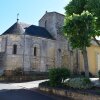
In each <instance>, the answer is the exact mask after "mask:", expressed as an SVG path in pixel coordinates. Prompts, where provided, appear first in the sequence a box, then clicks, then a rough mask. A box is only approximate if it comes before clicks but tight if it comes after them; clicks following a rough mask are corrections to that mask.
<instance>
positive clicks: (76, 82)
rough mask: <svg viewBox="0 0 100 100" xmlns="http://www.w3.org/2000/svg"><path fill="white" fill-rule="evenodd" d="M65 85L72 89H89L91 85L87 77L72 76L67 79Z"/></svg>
mask: <svg viewBox="0 0 100 100" xmlns="http://www.w3.org/2000/svg"><path fill="white" fill-rule="evenodd" d="M65 85H67V86H68V87H71V88H74V89H90V88H92V87H93V84H92V82H91V81H90V79H89V78H72V79H69V80H68V81H67V82H66V83H65Z"/></svg>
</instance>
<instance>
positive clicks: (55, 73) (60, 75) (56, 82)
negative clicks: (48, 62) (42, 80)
mask: <svg viewBox="0 0 100 100" xmlns="http://www.w3.org/2000/svg"><path fill="white" fill-rule="evenodd" d="M69 76H70V71H69V70H68V69H66V68H53V69H50V71H49V79H50V85H51V86H60V85H61V83H62V80H63V81H64V80H65V79H66V78H68V77H69Z"/></svg>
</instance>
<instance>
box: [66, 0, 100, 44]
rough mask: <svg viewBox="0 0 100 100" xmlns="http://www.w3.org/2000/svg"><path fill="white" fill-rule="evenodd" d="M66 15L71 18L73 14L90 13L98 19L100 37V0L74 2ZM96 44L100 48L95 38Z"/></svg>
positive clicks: (76, 0) (74, 0)
mask: <svg viewBox="0 0 100 100" xmlns="http://www.w3.org/2000/svg"><path fill="white" fill-rule="evenodd" d="M65 10H66V15H67V16H70V15H72V14H73V13H75V14H81V13H82V12H83V11H89V12H90V13H92V14H93V16H94V17H97V18H98V19H97V22H96V28H97V30H99V32H98V34H97V36H99V35H100V0H72V1H71V2H70V3H69V4H68V5H67V6H66V7H65ZM93 38H94V40H95V41H96V43H97V44H98V45H99V46H100V43H99V42H98V40H97V39H96V38H95V37H93Z"/></svg>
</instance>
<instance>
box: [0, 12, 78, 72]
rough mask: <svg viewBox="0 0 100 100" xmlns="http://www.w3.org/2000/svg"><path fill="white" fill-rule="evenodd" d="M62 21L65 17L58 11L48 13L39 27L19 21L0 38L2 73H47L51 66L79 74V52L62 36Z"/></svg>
mask: <svg viewBox="0 0 100 100" xmlns="http://www.w3.org/2000/svg"><path fill="white" fill-rule="evenodd" d="M63 22H64V15H62V14H60V13H57V12H46V13H45V14H44V16H43V17H42V18H41V19H40V20H39V26H35V25H29V24H25V23H21V22H18V20H17V22H16V23H14V24H13V25H12V26H11V27H10V28H9V29H7V30H6V31H5V32H4V33H3V34H1V36H0V73H3V72H4V71H9V70H15V69H17V68H22V69H23V70H24V71H41V72H45V71H48V69H50V68H52V67H67V68H69V69H71V70H72V71H78V64H79V63H78V60H79V59H78V52H77V50H74V51H73V50H72V49H71V47H70V45H69V43H68V41H67V40H66V39H65V38H64V37H63V35H62V26H63ZM76 58H77V59H76Z"/></svg>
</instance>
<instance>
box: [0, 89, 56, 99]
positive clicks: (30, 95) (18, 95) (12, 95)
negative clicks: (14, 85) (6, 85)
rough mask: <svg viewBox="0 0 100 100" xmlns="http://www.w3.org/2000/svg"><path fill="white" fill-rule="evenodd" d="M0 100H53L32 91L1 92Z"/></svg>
mask: <svg viewBox="0 0 100 100" xmlns="http://www.w3.org/2000/svg"><path fill="white" fill-rule="evenodd" d="M0 100H55V99H53V98H52V97H50V96H46V95H43V94H40V93H37V92H34V91H30V90H25V89H20V90H1V91H0Z"/></svg>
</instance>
